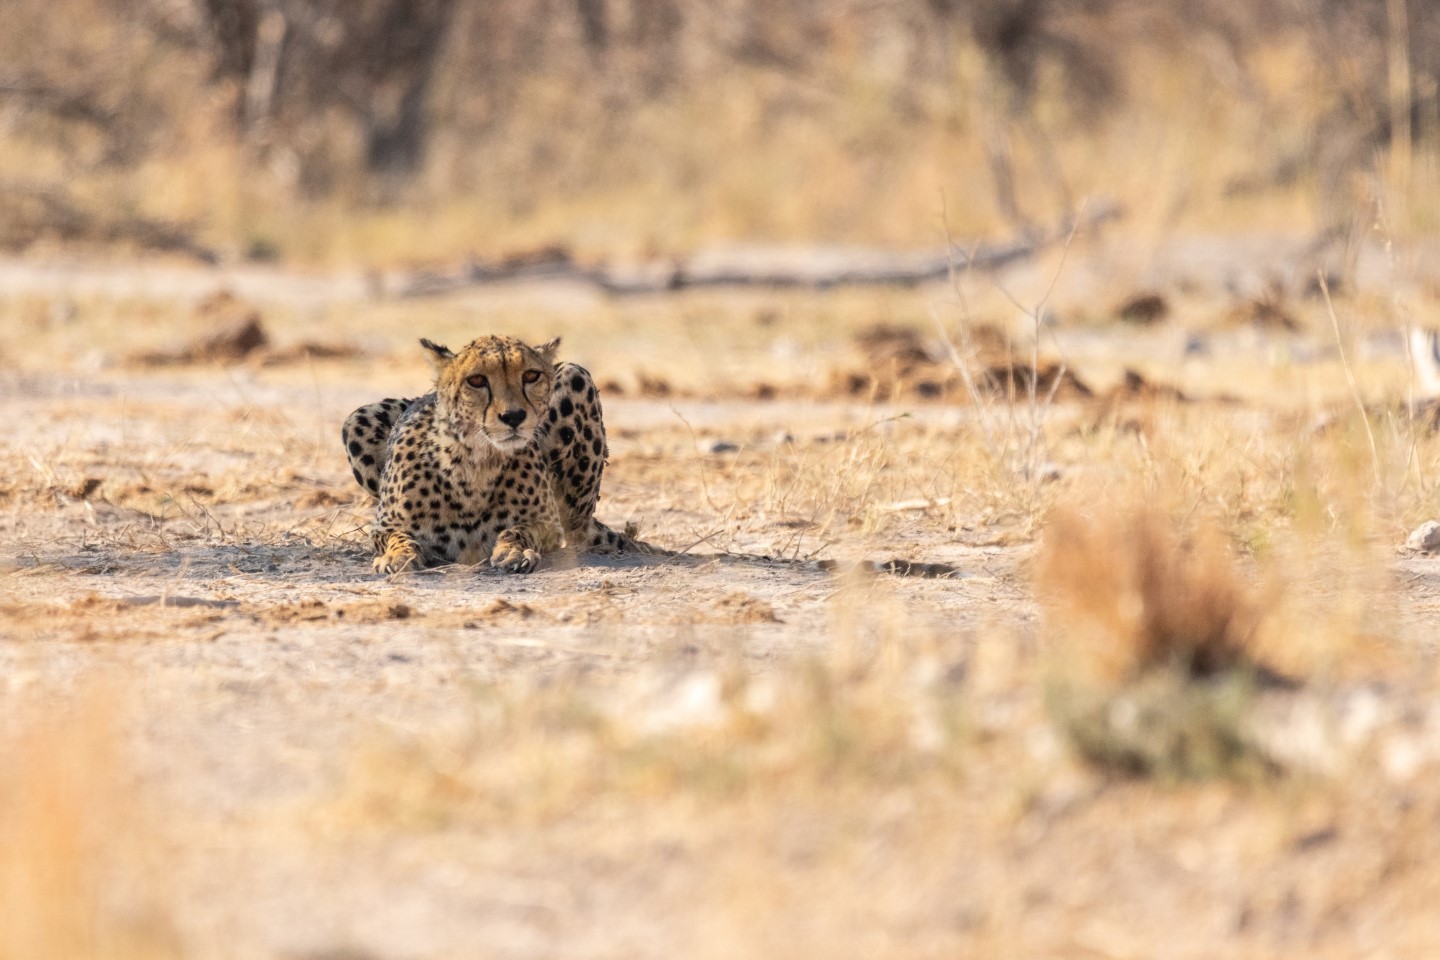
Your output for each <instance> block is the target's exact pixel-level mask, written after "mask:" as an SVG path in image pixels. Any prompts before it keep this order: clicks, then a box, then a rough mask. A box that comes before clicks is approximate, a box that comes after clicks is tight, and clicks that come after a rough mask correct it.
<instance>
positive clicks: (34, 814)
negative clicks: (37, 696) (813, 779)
mask: <svg viewBox="0 0 1440 960" xmlns="http://www.w3.org/2000/svg"><path fill="white" fill-rule="evenodd" d="M27 706H28V705H27V704H25V703H22V702H21V699H20V698H15V697H12V698H11V699H10V700H9V702H8V704H7V707H8V709H7V714H8V717H7V720H6V722H5V724H4V726H3V727H0V905H3V906H0V960H37V958H57V960H58V958H62V957H63V958H67V960H101V958H104V960H169V958H174V957H178V956H180V955H181V953H182V951H181V949H180V945H179V941H178V937H177V934H176V932H175V930H174V928H173V927H172V926H171V924H170V922H169V920H168V917H167V915H166V914H165V913H164V911H163V910H162V909H161V908H160V907H159V900H158V894H159V892H160V891H159V888H160V881H159V871H160V870H161V869H162V865H161V864H160V863H159V862H158V858H159V857H160V856H161V854H162V850H161V846H160V844H159V843H158V836H157V835H156V834H155V832H154V831H153V829H149V827H150V821H149V820H148V818H147V817H145V816H143V815H142V811H141V807H142V806H143V805H142V804H141V803H140V802H139V801H137V799H136V798H135V789H134V788H135V785H134V783H133V782H131V781H132V779H133V778H131V777H128V776H126V775H125V769H124V767H125V765H124V764H123V763H122V762H121V761H120V758H119V755H118V753H119V751H118V745H117V742H116V738H115V736H114V734H113V720H112V714H113V711H114V709H115V706H116V705H115V703H114V700H113V698H112V697H109V696H106V695H104V694H102V693H95V692H90V693H87V694H86V695H85V702H84V703H82V704H80V705H78V706H75V707H70V708H61V709H59V710H45V711H44V713H43V715H39V716H37V715H36V714H37V712H36V711H35V710H31V709H26V707H27Z"/></svg>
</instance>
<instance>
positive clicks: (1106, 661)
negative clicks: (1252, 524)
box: [1036, 506, 1266, 683]
mask: <svg viewBox="0 0 1440 960" xmlns="http://www.w3.org/2000/svg"><path fill="white" fill-rule="evenodd" d="M1036 587H1037V590H1038V591H1039V593H1040V595H1041V596H1042V598H1043V599H1044V602H1045V605H1046V611H1047V613H1046V616H1047V624H1048V629H1049V632H1050V635H1051V637H1052V639H1053V640H1054V641H1055V642H1056V643H1057V644H1059V645H1061V646H1063V647H1064V649H1065V651H1066V662H1067V666H1068V667H1070V668H1073V669H1076V670H1078V671H1080V672H1082V673H1086V674H1089V675H1091V676H1092V677H1093V678H1094V679H1096V680H1100V681H1104V682H1108V683H1124V682H1126V681H1129V680H1133V679H1135V678H1136V677H1138V676H1139V675H1141V674H1142V673H1144V672H1146V671H1148V670H1153V669H1156V668H1168V667H1172V666H1173V667H1178V668H1180V669H1181V670H1183V671H1185V672H1186V673H1189V674H1191V675H1193V676H1197V677H1203V676H1211V675H1214V674H1216V673H1219V672H1222V671H1225V670H1229V669H1232V668H1235V667H1237V666H1242V665H1250V666H1255V665H1257V664H1258V662H1259V661H1258V658H1257V657H1256V655H1255V638H1256V635H1257V631H1258V628H1259V626H1260V621H1261V618H1262V616H1263V614H1264V612H1265V610H1266V603H1264V602H1262V600H1261V598H1260V597H1259V596H1258V595H1257V592H1256V591H1255V590H1254V589H1253V587H1252V586H1251V581H1250V579H1249V578H1246V577H1244V575H1243V574H1242V573H1241V571H1240V570H1239V569H1238V567H1237V566H1236V563H1235V559H1234V556H1233V554H1232V552H1231V551H1230V549H1229V548H1228V547H1227V545H1226V544H1225V543H1224V541H1223V539H1222V538H1221V537H1220V535H1219V534H1218V533H1216V532H1215V531H1213V530H1201V531H1199V532H1198V533H1197V534H1196V535H1195V536H1194V537H1192V538H1189V539H1186V538H1183V537H1182V536H1181V534H1180V532H1179V531H1178V530H1176V529H1175V526H1174V525H1173V524H1172V523H1171V522H1170V521H1169V519H1168V518H1166V517H1165V516H1163V515H1162V514H1160V513H1159V512H1158V511H1156V510H1154V509H1153V508H1150V507H1146V506H1140V507H1138V508H1136V509H1135V510H1134V511H1133V512H1129V513H1118V514H1112V515H1109V516H1102V517H1093V516H1091V517H1087V516H1085V515H1083V514H1081V513H1079V512H1077V511H1074V510H1059V511H1057V512H1056V513H1055V514H1054V515H1052V516H1051V518H1050V519H1049V521H1048V523H1047V525H1046V529H1045V534H1044V544H1043V547H1042V550H1041V554H1040V560H1039V563H1038V566H1037V569H1036Z"/></svg>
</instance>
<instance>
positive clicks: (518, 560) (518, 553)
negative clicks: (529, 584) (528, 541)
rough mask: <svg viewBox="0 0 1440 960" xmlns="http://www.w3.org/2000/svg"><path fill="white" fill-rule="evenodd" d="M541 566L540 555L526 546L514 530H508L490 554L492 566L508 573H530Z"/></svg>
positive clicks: (501, 535) (498, 539)
mask: <svg viewBox="0 0 1440 960" xmlns="http://www.w3.org/2000/svg"><path fill="white" fill-rule="evenodd" d="M539 564H540V554H539V552H538V551H536V550H532V549H530V548H529V547H527V546H526V545H525V542H524V541H523V540H522V539H521V538H520V537H519V536H518V535H517V534H516V533H515V531H513V530H506V531H505V532H504V533H502V534H500V536H499V537H497V538H496V540H495V549H494V550H493V551H491V553H490V566H492V567H494V568H495V569H496V570H504V571H505V572H506V573H529V572H530V571H531V570H534V569H535V568H536V567H537V566H539Z"/></svg>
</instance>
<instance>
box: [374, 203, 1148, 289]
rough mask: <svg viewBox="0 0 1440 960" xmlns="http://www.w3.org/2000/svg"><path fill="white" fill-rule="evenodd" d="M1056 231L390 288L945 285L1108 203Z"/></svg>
mask: <svg viewBox="0 0 1440 960" xmlns="http://www.w3.org/2000/svg"><path fill="white" fill-rule="evenodd" d="M1092 206H1093V207H1094V209H1092V210H1088V211H1086V212H1084V213H1082V214H1081V215H1080V216H1079V217H1078V218H1069V219H1067V220H1066V221H1065V222H1064V223H1062V224H1060V225H1059V226H1058V227H1056V228H1055V229H1053V230H1051V231H1049V232H1047V233H1042V234H1039V235H1032V236H1029V237H1025V238H1023V239H1019V240H1015V241H1012V242H1009V243H1004V244H994V245H987V244H977V245H975V246H974V247H972V248H970V249H964V248H961V247H960V246H959V245H958V244H953V243H952V244H951V245H950V249H949V250H941V251H937V252H933V253H932V252H921V253H892V252H888V251H881V250H863V249H850V248H820V249H793V248H790V249H773V248H763V247H752V248H734V249H726V250H712V251H707V252H702V253H700V254H697V255H695V256H693V257H690V258H688V259H680V260H672V261H664V262H658V263H650V264H644V265H640V266H637V267H621V266H613V265H604V264H602V265H599V266H594V267H586V266H582V265H581V264H579V263H577V262H576V261H575V259H574V257H573V256H571V254H570V252H569V251H568V250H565V249H564V248H560V247H548V248H545V249H542V250H538V251H535V252H533V253H528V254H522V255H519V256H513V257H507V258H504V259H502V260H498V261H488V262H487V261H471V262H470V263H467V264H466V265H465V266H464V267H462V268H460V269H459V270H457V271H450V272H438V273H437V272H423V273H417V274H412V275H409V276H405V277H402V278H400V280H399V282H398V283H395V284H393V285H392V289H393V295H394V296H396V297H401V298H411V297H430V296H439V295H442V294H446V293H453V292H455V291H457V290H461V289H465V288H467V287H474V286H484V285H487V284H491V283H502V282H515V281H525V280H529V281H534V280H570V281H575V282H580V283H586V284H590V285H593V286H595V287H598V288H599V289H601V290H603V291H604V292H606V293H609V294H614V295H617V296H624V295H635V294H649V293H664V292H668V291H674V290H688V289H697V288H702V287H767V288H773V289H810V290H825V289H829V288H831V287H840V286H869V285H892V286H914V285H916V284H921V283H933V282H936V281H940V280H944V279H946V278H947V277H948V276H949V275H950V271H951V269H952V268H959V269H967V270H998V269H1000V268H1001V267H1005V266H1008V265H1010V264H1012V263H1016V262H1019V261H1021V260H1025V259H1028V258H1029V257H1033V256H1035V255H1036V254H1037V253H1039V252H1040V251H1041V250H1043V249H1045V248H1046V247H1048V246H1050V245H1051V244H1053V243H1056V242H1059V241H1063V240H1065V239H1066V238H1068V237H1071V236H1073V235H1074V234H1075V233H1077V232H1078V231H1080V230H1083V229H1090V228H1093V227H1096V226H1099V225H1100V224H1102V223H1105V222H1107V221H1110V220H1114V219H1116V218H1118V217H1119V215H1120V210H1119V208H1118V207H1117V206H1115V205H1114V204H1095V205H1092Z"/></svg>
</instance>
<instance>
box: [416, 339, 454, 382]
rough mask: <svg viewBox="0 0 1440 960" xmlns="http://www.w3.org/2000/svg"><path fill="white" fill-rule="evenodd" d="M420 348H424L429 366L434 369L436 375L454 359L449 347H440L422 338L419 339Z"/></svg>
mask: <svg viewBox="0 0 1440 960" xmlns="http://www.w3.org/2000/svg"><path fill="white" fill-rule="evenodd" d="M420 346H422V347H424V348H425V352H426V353H427V354H429V355H430V365H431V366H433V367H434V368H435V372H436V373H437V374H438V373H439V372H440V371H441V370H444V369H445V366H446V365H447V364H448V363H449V362H450V361H451V360H454V359H455V352H454V351H453V350H451V349H450V348H449V347H442V346H441V345H440V344H438V343H436V342H434V341H433V340H426V339H425V338H424V337H421V338H420Z"/></svg>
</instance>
